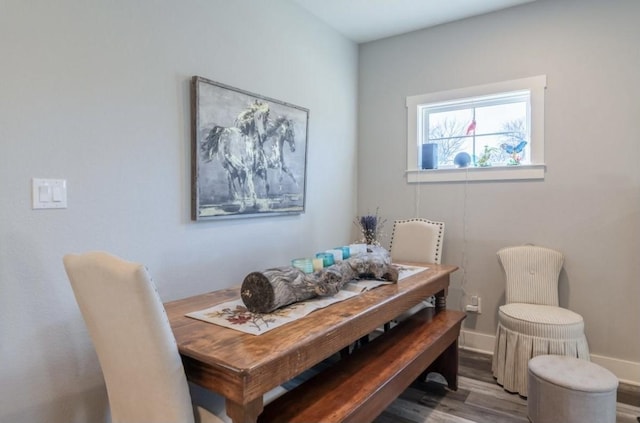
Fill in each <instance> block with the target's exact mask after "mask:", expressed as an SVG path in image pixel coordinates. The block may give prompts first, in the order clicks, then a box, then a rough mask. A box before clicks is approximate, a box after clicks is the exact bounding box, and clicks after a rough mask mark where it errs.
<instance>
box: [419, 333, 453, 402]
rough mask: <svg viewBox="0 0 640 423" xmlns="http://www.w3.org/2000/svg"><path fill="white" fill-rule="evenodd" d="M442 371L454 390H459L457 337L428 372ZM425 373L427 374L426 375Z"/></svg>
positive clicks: (448, 384) (450, 387)
mask: <svg viewBox="0 0 640 423" xmlns="http://www.w3.org/2000/svg"><path fill="white" fill-rule="evenodd" d="M430 372H436V373H440V374H441V375H442V376H443V377H444V378H445V379H446V380H447V386H448V387H449V389H451V390H453V391H457V390H458V340H457V339H456V340H455V341H454V342H453V343H452V344H451V345H449V346H448V347H447V349H446V350H444V351H443V352H442V354H441V355H440V356H439V357H438V358H436V360H435V361H434V362H433V363H432V364H431V366H429V368H428V369H427V371H426V373H430ZM426 373H425V376H426Z"/></svg>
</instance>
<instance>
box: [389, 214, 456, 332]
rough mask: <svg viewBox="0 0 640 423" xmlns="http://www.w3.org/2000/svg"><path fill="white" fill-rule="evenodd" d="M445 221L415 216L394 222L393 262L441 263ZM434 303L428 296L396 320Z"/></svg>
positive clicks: (391, 252) (391, 246)
mask: <svg viewBox="0 0 640 423" xmlns="http://www.w3.org/2000/svg"><path fill="white" fill-rule="evenodd" d="M443 240H444V222H435V221H432V220H427V219H422V218H414V219H407V220H396V221H395V222H393V231H392V232H391V243H390V245H389V250H390V251H389V252H390V254H391V261H392V262H399V261H404V262H417V263H434V264H440V262H441V260H442V242H443ZM432 305H433V298H427V299H425V300H423V301H421V302H420V303H419V304H418V305H416V306H414V307H413V308H411V309H410V310H409V311H407V312H405V313H403V314H402V315H400V316H399V317H398V318H397V319H396V320H398V321H401V320H403V319H405V318H407V317H409V316H411V315H412V314H414V313H416V312H418V311H420V310H421V309H423V308H425V307H430V306H432Z"/></svg>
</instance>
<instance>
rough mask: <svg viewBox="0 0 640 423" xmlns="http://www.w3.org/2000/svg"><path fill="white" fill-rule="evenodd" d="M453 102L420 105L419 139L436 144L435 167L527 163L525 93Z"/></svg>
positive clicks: (526, 100) (526, 105)
mask: <svg viewBox="0 0 640 423" xmlns="http://www.w3.org/2000/svg"><path fill="white" fill-rule="evenodd" d="M470 103H471V102H465V103H462V104H460V103H459V104H455V105H423V106H422V107H421V117H422V119H421V120H422V131H421V132H422V134H423V135H422V143H423V144H424V143H435V144H437V145H438V147H437V151H438V167H439V168H447V167H455V166H460V164H461V163H463V164H464V161H463V160H459V159H457V157H461V153H467V154H468V156H466V155H464V154H463V156H466V157H467V162H468V159H469V158H470V162H468V165H469V166H478V167H487V166H508V165H519V164H526V163H529V151H530V146H529V139H530V136H529V132H530V131H529V129H528V128H527V112H528V111H527V107H528V97H526V98H523V96H522V94H519V95H518V96H511V97H502V98H499V99H496V98H492V99H490V100H486V101H482V100H481V101H474V102H473V104H470Z"/></svg>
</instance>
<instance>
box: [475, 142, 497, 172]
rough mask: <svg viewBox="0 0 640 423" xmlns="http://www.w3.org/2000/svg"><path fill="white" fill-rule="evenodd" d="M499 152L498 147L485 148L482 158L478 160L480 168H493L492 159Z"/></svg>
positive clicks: (486, 146)
mask: <svg viewBox="0 0 640 423" xmlns="http://www.w3.org/2000/svg"><path fill="white" fill-rule="evenodd" d="M497 152H498V149H497V148H496V147H489V146H488V145H485V146H484V151H483V152H482V156H480V158H479V159H478V166H480V167H489V166H491V159H492V158H493V156H494V155H495V154H496V153H497Z"/></svg>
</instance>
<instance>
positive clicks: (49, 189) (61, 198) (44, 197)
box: [31, 178, 67, 209]
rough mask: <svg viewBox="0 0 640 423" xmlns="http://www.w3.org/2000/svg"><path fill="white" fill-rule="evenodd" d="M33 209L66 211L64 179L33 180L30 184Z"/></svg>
mask: <svg viewBox="0 0 640 423" xmlns="http://www.w3.org/2000/svg"><path fill="white" fill-rule="evenodd" d="M31 191H32V200H33V208H34V209H66V208H67V181H66V179H40V178H33V180H32V183H31Z"/></svg>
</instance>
